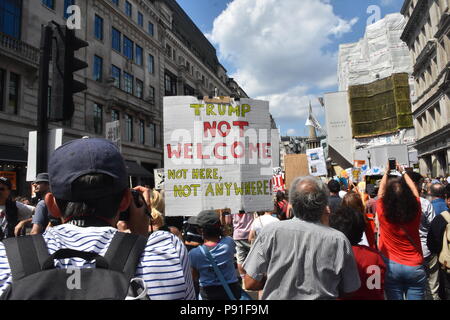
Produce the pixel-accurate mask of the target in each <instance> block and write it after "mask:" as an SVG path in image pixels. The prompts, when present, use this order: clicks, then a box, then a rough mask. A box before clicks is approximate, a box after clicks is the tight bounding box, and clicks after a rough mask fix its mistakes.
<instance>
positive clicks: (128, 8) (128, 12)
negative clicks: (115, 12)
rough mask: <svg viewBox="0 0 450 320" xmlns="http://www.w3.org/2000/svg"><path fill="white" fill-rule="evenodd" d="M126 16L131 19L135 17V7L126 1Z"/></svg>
mask: <svg viewBox="0 0 450 320" xmlns="http://www.w3.org/2000/svg"><path fill="white" fill-rule="evenodd" d="M125 14H126V15H127V16H129V17H130V18H132V17H133V6H132V5H131V3H130V2H128V1H125Z"/></svg>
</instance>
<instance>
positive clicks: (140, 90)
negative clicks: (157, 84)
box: [136, 79, 144, 99]
mask: <svg viewBox="0 0 450 320" xmlns="http://www.w3.org/2000/svg"><path fill="white" fill-rule="evenodd" d="M136 97H138V98H140V99H142V98H144V83H143V82H142V81H141V80H139V79H136Z"/></svg>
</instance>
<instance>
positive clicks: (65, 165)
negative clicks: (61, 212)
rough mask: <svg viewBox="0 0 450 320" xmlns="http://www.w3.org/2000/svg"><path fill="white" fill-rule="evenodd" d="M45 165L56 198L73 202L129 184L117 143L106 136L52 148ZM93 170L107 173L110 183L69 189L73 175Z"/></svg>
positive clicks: (79, 175)
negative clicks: (76, 189) (47, 162)
mask: <svg viewBox="0 0 450 320" xmlns="http://www.w3.org/2000/svg"><path fill="white" fill-rule="evenodd" d="M48 168H49V170H48V174H49V180H50V187H51V189H52V193H53V195H54V196H55V198H56V199H60V200H67V201H75V202H76V201H83V200H94V199H100V198H102V197H106V196H109V195H113V194H117V193H119V192H121V191H123V190H125V189H126V188H128V174H127V170H126V166H125V162H124V159H123V157H122V155H121V154H120V151H119V150H118V149H117V147H116V146H115V145H114V144H113V143H112V142H111V141H109V140H106V139H97V138H95V139H79V140H73V141H70V142H67V143H65V144H64V145H62V146H61V147H59V148H58V149H56V150H55V151H54V152H53V154H52V155H51V157H50V160H49V164H48ZM93 173H102V174H105V175H107V176H110V177H111V178H112V183H111V184H109V185H108V186H106V187H102V188H87V189H88V190H78V191H77V192H74V191H72V183H73V182H74V181H75V180H76V179H78V178H79V177H81V176H84V175H87V174H93ZM94 189H95V190H94Z"/></svg>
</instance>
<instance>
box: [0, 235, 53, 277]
mask: <svg viewBox="0 0 450 320" xmlns="http://www.w3.org/2000/svg"><path fill="white" fill-rule="evenodd" d="M3 244H4V245H5V250H6V255H7V257H8V262H9V267H10V269H11V275H12V278H13V281H14V280H20V279H22V278H25V277H27V276H29V275H31V274H34V273H37V272H40V271H41V270H42V266H43V265H44V263H45V261H46V260H47V259H48V258H49V257H50V254H49V253H48V249H47V245H46V243H45V240H44V238H43V237H42V235H40V234H39V235H34V236H25V237H17V238H8V239H5V240H4V241H3Z"/></svg>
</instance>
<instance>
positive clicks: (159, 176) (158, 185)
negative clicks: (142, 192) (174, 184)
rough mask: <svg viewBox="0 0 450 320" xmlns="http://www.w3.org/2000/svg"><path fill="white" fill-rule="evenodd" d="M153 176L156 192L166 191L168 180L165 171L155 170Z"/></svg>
mask: <svg viewBox="0 0 450 320" xmlns="http://www.w3.org/2000/svg"><path fill="white" fill-rule="evenodd" d="M153 176H154V178H155V189H156V190H161V189H164V181H165V179H166V177H165V175H164V169H154V170H153Z"/></svg>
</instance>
